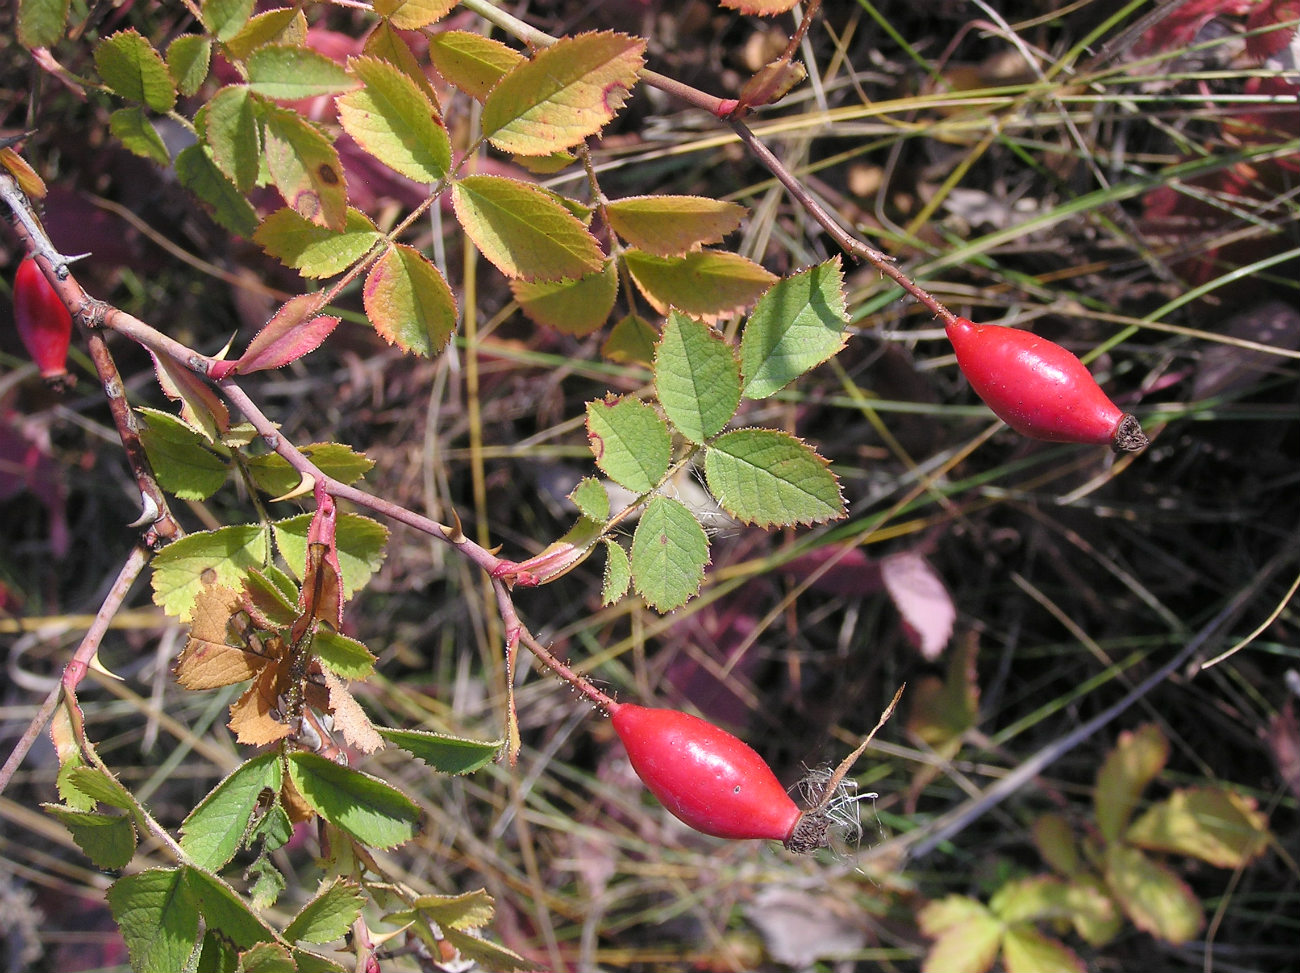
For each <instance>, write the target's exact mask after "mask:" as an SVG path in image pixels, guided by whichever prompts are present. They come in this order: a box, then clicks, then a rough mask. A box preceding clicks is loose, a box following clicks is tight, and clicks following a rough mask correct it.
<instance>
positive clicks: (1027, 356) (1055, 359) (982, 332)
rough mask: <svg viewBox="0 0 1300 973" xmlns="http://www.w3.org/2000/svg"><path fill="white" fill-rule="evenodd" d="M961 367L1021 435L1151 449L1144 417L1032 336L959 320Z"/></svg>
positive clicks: (953, 328)
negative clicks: (1126, 408)
mask: <svg viewBox="0 0 1300 973" xmlns="http://www.w3.org/2000/svg"><path fill="white" fill-rule="evenodd" d="M947 333H948V340H949V341H951V342H952V347H953V350H954V351H956V352H957V364H958V366H959V367H960V368H961V370H962V374H964V375H965V376H966V379H967V380H968V381H969V382H970V384H971V387H972V388H974V389H975V391H976V393H977V394H978V395H979V397H980V398H981V399H983V400H984V403H985V404H986V405H987V406H988V407H989V408H990V409H992V410H993V412H994V414H995V415H996V416H997V417H998V418H999V419H1001V420H1002V421H1003V422H1005V423H1006V424H1007V425H1008V426H1010V427H1011V428H1012V429H1014V430H1016V432H1018V433H1021V434H1022V435H1025V436H1029V437H1031V438H1033V439H1044V440H1047V441H1049V442H1057V443H1089V444H1093V445H1098V446H1110V447H1111V448H1112V449H1114V450H1115V451H1116V452H1131V451H1135V450H1139V449H1142V448H1144V447H1145V446H1146V445H1147V437H1146V435H1145V434H1144V433H1143V432H1142V427H1141V426H1140V425H1139V424H1138V421H1137V419H1136V418H1135V417H1134V416H1132V415H1130V414H1128V413H1127V412H1124V411H1122V410H1121V409H1120V408H1119V406H1117V405H1116V404H1115V403H1114V402H1112V401H1111V400H1110V398H1109V397H1108V396H1107V395H1106V393H1105V392H1103V391H1102V389H1101V386H1099V385H1098V384H1097V382H1096V380H1095V379H1094V378H1093V377H1092V373H1091V372H1089V371H1088V369H1087V368H1086V367H1085V366H1084V364H1083V362H1081V361H1079V359H1078V358H1077V357H1076V356H1075V355H1074V354H1073V353H1072V352H1070V351H1068V350H1066V349H1065V348H1062V347H1061V346H1060V345H1058V344H1056V343H1055V342H1052V341H1048V340H1047V339H1046V338H1040V337H1039V336H1038V335H1036V334H1032V333H1030V332H1028V331H1020V330H1017V329H1015V328H1006V327H1001V326H999V325H980V324H974V323H973V322H971V321H968V320H967V319H966V318H956V319H954V320H953V321H951V322H949V324H948V326H947Z"/></svg>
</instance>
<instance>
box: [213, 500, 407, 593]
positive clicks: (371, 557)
mask: <svg viewBox="0 0 1300 973" xmlns="http://www.w3.org/2000/svg"><path fill="white" fill-rule="evenodd" d="M311 519H312V514H302V515H301V516H298V517H290V518H289V519H288V520H281V521H277V522H276V523H274V524H272V525H271V527H272V529H273V530H274V531H275V546H276V548H277V549H279V551H280V556H281V557H283V558H284V560H285V562H286V563H287V564H288V565H289V567H290V568H292V569H293V571H294V572H295V573H301V571H302V570H303V565H305V564H306V563H307V530H308V528H309V527H310V526H311ZM334 536H335V540H336V542H337V544H338V554H339V568H340V570H341V572H342V577H341V580H342V583H343V597H344V598H351V597H352V595H353V593H354V592H356V591H359V590H360V589H362V588H364V587H365V586H366V585H367V584H369V583H370V576H371V575H372V574H374V573H375V572H376V571H377V570H379V565H380V564H382V563H383V561H384V548H385V546H386V545H387V543H388V528H387V527H385V526H384V525H383V524H380V523H378V522H377V521H374V520H371V519H370V518H369V517H362V516H361V515H360V514H339V515H338V520H337V521H336V522H335V527H334ZM223 583H224V582H223ZM236 587H238V586H236Z"/></svg>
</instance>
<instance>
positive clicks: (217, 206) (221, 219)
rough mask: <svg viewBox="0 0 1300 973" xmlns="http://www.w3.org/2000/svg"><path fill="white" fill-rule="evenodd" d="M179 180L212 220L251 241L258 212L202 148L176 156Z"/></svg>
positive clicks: (195, 147)
mask: <svg viewBox="0 0 1300 973" xmlns="http://www.w3.org/2000/svg"><path fill="white" fill-rule="evenodd" d="M176 178H178V179H179V180H180V182H181V185H182V186H184V187H185V188H186V189H188V190H189V191H190V192H191V193H193V194H194V195H195V196H196V197H197V198H198V199H199V200H200V201H201V202H204V203H206V204H207V205H208V206H210V207H211V212H212V218H213V219H214V220H216V221H217V222H218V223H219V224H221V225H222V226H223V227H225V228H226V229H227V230H229V231H230V232H231V233H234V234H235V235H236V236H242V237H251V236H252V235H253V231H254V230H255V229H257V212H256V210H254V209H253V207H252V206H251V205H249V202H248V200H246V199H245V198H244V197H243V195H242V194H241V193H240V192H239V189H238V188H237V187H236V186H235V184H234V183H232V182H231V181H230V179H229V178H228V177H227V176H226V175H225V173H223V172H222V171H221V169H219V168H218V167H217V165H216V163H214V162H213V161H212V159H210V158H209V157H208V154H207V152H205V151H204V149H203V146H202V145H191V146H189V147H188V148H185V149H182V150H181V152H180V154H179V155H177V156H176Z"/></svg>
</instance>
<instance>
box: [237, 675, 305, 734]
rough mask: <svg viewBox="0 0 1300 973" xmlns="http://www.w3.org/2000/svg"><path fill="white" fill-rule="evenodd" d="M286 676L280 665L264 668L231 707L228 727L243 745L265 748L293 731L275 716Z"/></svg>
mask: <svg viewBox="0 0 1300 973" xmlns="http://www.w3.org/2000/svg"><path fill="white" fill-rule="evenodd" d="M283 675H284V674H283V672H282V671H281V667H280V666H278V665H276V666H265V667H264V668H263V669H262V671H261V672H259V673H258V674H257V677H256V678H255V679H254V680H253V684H252V685H251V686H249V687H248V689H246V690H244V693H243V695H242V696H240V697H239V698H238V699H237V700H235V701H234V702H233V703H231V704H230V722H229V723H227V724H226V725H227V726H229V727H230V729H231V730H233V731H234V733H235V739H236V740H238V741H239V742H240V743H243V744H247V745H248V746H252V747H262V746H266V744H268V743H274V742H275V741H277V740H283V739H284V738H285V737H287V736H289V735H290V734H291V733H292V732H293V727H291V726H289V724H287V723H281V722H280V721H279V720H278V719H276V718H275V716H273V715H272V713H273V712H278V708H277V701H278V700H279V697H280V694H281V692H282V685H281V684H282V682H283Z"/></svg>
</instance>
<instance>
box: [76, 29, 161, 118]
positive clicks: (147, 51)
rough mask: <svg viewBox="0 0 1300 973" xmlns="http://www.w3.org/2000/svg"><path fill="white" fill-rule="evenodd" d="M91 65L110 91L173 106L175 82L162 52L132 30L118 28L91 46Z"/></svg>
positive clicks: (146, 102) (147, 103)
mask: <svg viewBox="0 0 1300 973" xmlns="http://www.w3.org/2000/svg"><path fill="white" fill-rule="evenodd" d="M95 69H96V70H97V71H98V72H99V76H100V78H101V79H102V80H103V82H104V84H106V85H108V86H109V87H110V88H112V89H113V91H114V93H116V94H118V95H120V96H121V97H123V98H125V99H126V100H127V101H134V102H138V103H140V104H143V105H145V106H147V107H148V108H151V109H152V110H153V111H156V112H160V113H161V112H169V111H171V110H172V109H173V108H175V107H176V86H175V85H174V84H173V83H172V76H171V72H170V71H168V70H167V63H166V62H165V61H163V59H162V55H161V54H159V53H158V52H157V51H155V50H154V49H153V45H152V44H150V43H149V42H148V41H147V40H145V39H144V38H143V37H141V36H140V34H139V33H138V32H137V31H135V30H121V31H118V32H117V33H116V34H113V35H112V36H111V37H106V38H104V40H102V41H100V42H99V44H98V45H96V47H95Z"/></svg>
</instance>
